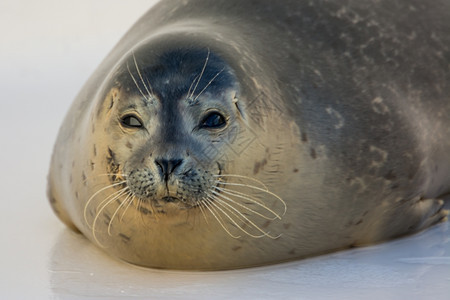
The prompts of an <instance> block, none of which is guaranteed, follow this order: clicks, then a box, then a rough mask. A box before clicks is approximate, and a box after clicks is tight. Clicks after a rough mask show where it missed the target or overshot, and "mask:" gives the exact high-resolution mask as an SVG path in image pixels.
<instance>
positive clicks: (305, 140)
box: [302, 132, 308, 143]
mask: <svg viewBox="0 0 450 300" xmlns="http://www.w3.org/2000/svg"><path fill="white" fill-rule="evenodd" d="M307 141H308V135H307V134H306V132H302V142H304V143H306V142H307Z"/></svg>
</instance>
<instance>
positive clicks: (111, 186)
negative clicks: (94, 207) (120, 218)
mask: <svg viewBox="0 0 450 300" xmlns="http://www.w3.org/2000/svg"><path fill="white" fill-rule="evenodd" d="M125 182H126V181H125V180H124V181H121V182H118V183H114V184H110V185H108V186H105V187H103V188H101V189H100V190H98V191H97V192H95V193H94V194H93V195H92V196H91V197H90V198H89V199H88V201H87V202H86V204H85V206H84V211H83V216H84V221H85V222H86V225H88V227H89V228H91V226H90V225H89V222H88V220H87V209H88V207H89V205H90V203H91V201H92V199H94V198H95V197H96V196H97V195H98V194H100V193H101V192H103V191H105V190H107V189H109V188H113V187H116V186H118V185H121V184H124V183H125Z"/></svg>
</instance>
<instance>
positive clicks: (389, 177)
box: [384, 170, 397, 180]
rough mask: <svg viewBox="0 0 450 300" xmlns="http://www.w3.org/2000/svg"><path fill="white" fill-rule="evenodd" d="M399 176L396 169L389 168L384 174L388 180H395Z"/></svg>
mask: <svg viewBox="0 0 450 300" xmlns="http://www.w3.org/2000/svg"><path fill="white" fill-rule="evenodd" d="M396 178H397V176H396V175H395V173H394V170H389V172H388V173H387V174H386V175H384V179H386V180H395V179H396Z"/></svg>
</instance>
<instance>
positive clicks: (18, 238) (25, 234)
mask: <svg viewBox="0 0 450 300" xmlns="http://www.w3.org/2000/svg"><path fill="white" fill-rule="evenodd" d="M153 2H154V1H146V0H134V1H127V2H126V3H125V2H124V1H120V0H102V1H100V0H97V1H91V0H81V1H80V0H78V1H51V0H45V1H31V0H28V1H25V0H21V1H13V0H6V1H5V0H4V1H1V2H0V36H1V37H2V41H1V47H0V66H1V67H0V80H1V81H0V82H1V83H0V87H1V93H0V96H1V100H0V112H1V118H0V126H1V127H0V128H1V130H0V143H1V144H0V145H1V150H0V151H1V152H0V153H1V155H0V163H1V167H2V172H1V175H0V176H1V180H0V187H1V191H2V196H1V197H2V206H1V217H0V222H1V223H0V234H1V237H2V243H1V247H0V249H1V250H0V253H1V256H0V266H1V271H0V272H1V273H0V274H1V275H0V299H80V298H87V299H97V298H101V299H112V298H114V299H120V298H127V299H130V298H145V299H149V298H151V299H158V298H167V299H238V298H239V299H245V298H253V299H450V230H449V225H450V223H448V222H447V223H443V224H440V225H438V226H434V227H433V228H430V229H429V230H426V231H424V232H422V233H419V234H417V235H414V236H410V237H407V238H403V239H399V240H396V241H392V242H389V243H384V244H381V245H376V246H372V247H366V248H358V249H352V250H349V251H343V252H339V253H335V254H331V255H327V256H321V257H315V258H312V259H307V260H302V261H297V262H292V263H286V264H280V265H274V266H269V267H261V268H254V269H246V270H237V271H226V272H208V273H204V272H174V271H162V270H151V269H144V268H138V267H135V266H131V265H128V264H126V263H123V262H120V261H116V260H114V259H113V258H111V257H109V256H106V255H105V254H103V253H102V252H101V251H100V250H99V249H97V248H95V247H94V246H93V245H92V244H90V243H89V242H87V241H86V240H85V239H84V238H83V237H82V236H81V235H77V234H75V233H72V232H70V231H69V230H67V229H66V228H65V227H64V226H63V224H62V223H61V222H59V221H58V220H57V219H56V217H55V216H54V215H53V213H52V212H51V209H50V207H49V205H48V204H47V199H46V196H45V189H46V175H47V170H48V165H49V160H50V154H51V150H52V147H53V143H54V140H55V138H56V133H57V130H58V128H59V126H60V124H61V122H62V119H63V117H64V114H65V113H66V111H67V109H68V107H69V105H70V103H71V102H72V100H73V98H74V97H75V95H76V93H77V92H78V90H79V89H80V88H81V86H82V84H83V83H84V81H85V80H86V79H87V78H88V76H89V75H90V74H91V73H92V71H93V70H94V69H95V68H96V67H97V65H98V64H99V62H100V61H101V60H102V59H103V57H105V56H106V54H107V53H108V51H109V50H110V49H111V48H112V47H113V46H114V44H115V43H116V42H117V40H118V39H119V38H120V37H121V36H122V34H123V33H124V32H125V31H126V30H127V29H128V28H129V27H130V26H131V25H132V23H134V21H135V20H136V19H137V18H138V17H139V16H140V15H142V14H143V13H144V12H145V11H146V10H147V9H148V7H150V5H151V4H152V3H153Z"/></svg>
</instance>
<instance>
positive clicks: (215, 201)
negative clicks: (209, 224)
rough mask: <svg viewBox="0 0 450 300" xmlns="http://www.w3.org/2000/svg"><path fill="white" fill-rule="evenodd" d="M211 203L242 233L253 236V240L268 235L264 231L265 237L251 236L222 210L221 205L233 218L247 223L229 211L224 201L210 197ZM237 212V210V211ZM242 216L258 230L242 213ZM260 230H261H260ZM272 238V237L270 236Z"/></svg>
mask: <svg viewBox="0 0 450 300" xmlns="http://www.w3.org/2000/svg"><path fill="white" fill-rule="evenodd" d="M209 197H210V199H211V201H210V203H211V205H214V206H215V207H216V208H217V209H218V210H220V211H221V212H222V214H224V215H225V216H226V217H227V218H228V219H229V220H230V221H231V222H232V223H233V224H234V225H235V226H236V227H237V228H239V229H240V230H241V231H242V232H244V233H245V234H247V235H248V236H251V237H253V238H261V237H263V236H265V235H267V234H266V233H265V232H264V231H263V233H264V234H263V235H254V234H251V233H250V232H248V231H247V230H245V229H244V228H243V227H242V226H241V225H239V224H238V223H237V222H236V221H235V220H234V219H233V218H232V217H231V216H230V215H229V214H228V213H226V212H225V211H224V210H223V209H222V208H220V207H219V204H220V205H221V206H222V207H223V208H224V209H226V210H227V211H228V212H229V213H231V214H232V215H233V216H235V217H236V218H238V219H239V220H240V221H241V222H243V223H245V221H244V220H242V219H241V217H239V215H237V214H236V213H235V212H234V211H232V210H231V209H229V208H228V207H227V206H226V205H224V203H223V201H222V200H220V199H216V198H212V197H211V196H209ZM235 210H236V209H235ZM240 215H241V216H242V217H243V218H244V219H245V220H246V221H248V222H249V223H250V224H252V225H253V226H255V227H256V228H258V226H256V225H255V224H253V223H252V222H251V221H250V220H249V219H248V218H247V217H245V216H244V215H243V214H242V213H240ZM258 229H259V228H258ZM269 237H270V236H269Z"/></svg>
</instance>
